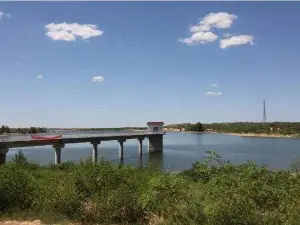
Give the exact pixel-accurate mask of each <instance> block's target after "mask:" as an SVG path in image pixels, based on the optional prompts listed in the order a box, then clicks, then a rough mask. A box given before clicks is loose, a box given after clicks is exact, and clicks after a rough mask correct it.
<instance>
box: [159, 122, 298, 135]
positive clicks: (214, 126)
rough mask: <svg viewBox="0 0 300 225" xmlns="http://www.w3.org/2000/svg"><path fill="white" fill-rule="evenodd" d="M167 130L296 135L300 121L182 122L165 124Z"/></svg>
mask: <svg viewBox="0 0 300 225" xmlns="http://www.w3.org/2000/svg"><path fill="white" fill-rule="evenodd" d="M165 128H166V129H169V130H172V129H173V130H178V131H197V132H201V131H208V132H209V131H210V132H220V133H256V134H282V135H298V134H300V122H272V123H254V122H235V123H211V124H201V123H200V122H198V123H196V124H192V123H182V124H171V125H167V126H165Z"/></svg>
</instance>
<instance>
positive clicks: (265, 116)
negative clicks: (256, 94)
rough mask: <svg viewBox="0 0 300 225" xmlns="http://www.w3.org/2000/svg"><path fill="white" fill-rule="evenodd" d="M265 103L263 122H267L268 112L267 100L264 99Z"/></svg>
mask: <svg viewBox="0 0 300 225" xmlns="http://www.w3.org/2000/svg"><path fill="white" fill-rule="evenodd" d="M263 105H264V108H263V120H262V122H263V123H266V122H267V112H266V101H265V100H264V101H263Z"/></svg>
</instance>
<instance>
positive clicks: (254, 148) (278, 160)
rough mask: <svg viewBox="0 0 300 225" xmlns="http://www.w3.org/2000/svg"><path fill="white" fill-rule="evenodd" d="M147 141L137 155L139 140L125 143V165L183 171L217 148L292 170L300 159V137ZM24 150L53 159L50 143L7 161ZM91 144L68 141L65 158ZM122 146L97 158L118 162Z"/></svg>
mask: <svg viewBox="0 0 300 225" xmlns="http://www.w3.org/2000/svg"><path fill="white" fill-rule="evenodd" d="M147 145H148V142H147V140H146V139H145V140H144V142H143V150H144V154H143V157H142V158H141V157H139V156H138V142H137V140H127V141H126V142H125V143H124V164H130V165H133V166H140V165H142V166H147V165H150V166H156V167H160V168H162V169H163V170H165V171H176V172H177V171H182V170H184V169H189V168H191V166H192V163H194V162H196V161H203V160H204V159H205V157H206V155H207V154H206V151H207V150H215V151H217V152H218V153H219V154H220V155H221V157H222V158H223V159H224V160H230V161H231V162H233V163H235V164H240V163H244V162H246V161H247V160H250V161H254V162H256V163H257V164H258V165H266V166H267V167H268V168H270V169H273V170H286V169H289V168H290V166H291V164H292V163H294V162H295V161H296V160H299V161H300V139H284V138H255V137H238V136H231V135H226V134H188V133H167V134H166V135H165V136H164V151H163V152H162V153H153V154H150V155H148V152H147V147H148V146H147ZM18 150H23V152H24V154H25V155H26V156H27V157H28V159H29V160H31V161H35V162H38V163H40V164H48V163H50V162H52V163H53V161H54V150H53V149H52V147H51V146H43V147H29V148H16V149H11V150H10V151H9V152H8V154H7V158H8V160H11V158H12V156H13V155H14V154H15V153H17V152H18ZM91 154H92V146H91V144H89V143H82V144H68V145H66V147H65V148H63V149H62V161H63V162H64V161H69V160H75V161H78V160H81V159H86V158H88V157H90V156H91ZM118 154H119V145H118V143H117V141H108V142H102V143H101V144H100V145H99V152H98V155H99V156H98V157H99V160H100V159H101V158H103V159H105V160H109V161H112V162H113V163H119V158H118V157H119V156H118Z"/></svg>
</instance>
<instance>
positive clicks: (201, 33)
mask: <svg viewBox="0 0 300 225" xmlns="http://www.w3.org/2000/svg"><path fill="white" fill-rule="evenodd" d="M236 19H237V16H236V15H233V14H229V13H227V12H217V13H210V14H208V15H206V16H205V17H203V18H202V19H201V20H200V22H199V23H198V24H197V25H194V26H191V27H190V32H191V33H192V35H191V36H190V37H187V38H184V39H179V42H182V43H184V44H186V45H194V44H199V43H200V44H205V43H208V42H214V41H215V40H216V39H217V38H218V36H217V35H216V34H214V33H212V32H211V31H210V29H211V28H212V27H215V28H219V29H228V28H230V27H231V25H232V23H233V21H234V20H236Z"/></svg>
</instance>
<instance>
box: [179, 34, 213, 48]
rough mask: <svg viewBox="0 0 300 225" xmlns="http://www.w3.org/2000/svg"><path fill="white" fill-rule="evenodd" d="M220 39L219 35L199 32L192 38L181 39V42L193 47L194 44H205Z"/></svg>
mask: <svg viewBox="0 0 300 225" xmlns="http://www.w3.org/2000/svg"><path fill="white" fill-rule="evenodd" d="M217 38H218V36H217V35H215V34H214V33H212V32H202V31H201V32H197V33H194V34H193V35H192V36H191V37H188V38H184V39H179V41H180V42H182V43H184V44H187V45H193V44H198V43H200V44H205V43H208V42H214V41H215V40H216V39H217Z"/></svg>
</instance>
